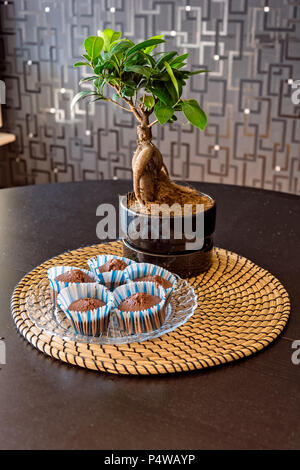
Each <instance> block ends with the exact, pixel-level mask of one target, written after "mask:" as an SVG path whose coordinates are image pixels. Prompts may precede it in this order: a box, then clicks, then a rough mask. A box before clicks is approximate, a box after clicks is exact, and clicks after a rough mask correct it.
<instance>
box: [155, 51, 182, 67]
mask: <svg viewBox="0 0 300 470" xmlns="http://www.w3.org/2000/svg"><path fill="white" fill-rule="evenodd" d="M175 55H177V52H175V51H172V52H164V53H163V54H162V55H161V56H160V58H159V59H158V60H157V62H156V64H155V68H157V69H161V68H163V66H164V62H168V61H169V60H171V59H172V58H173V57H174V56H175Z"/></svg>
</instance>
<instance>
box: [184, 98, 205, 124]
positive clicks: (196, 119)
mask: <svg viewBox="0 0 300 470" xmlns="http://www.w3.org/2000/svg"><path fill="white" fill-rule="evenodd" d="M181 103H182V111H183V113H184V115H185V117H186V118H187V120H188V121H189V122H190V123H191V124H193V126H196V127H199V129H201V130H202V131H203V130H204V129H205V127H206V124H207V117H206V114H205V112H204V111H203V109H201V108H200V106H199V104H198V103H197V101H196V100H186V101H185V100H182V102H181Z"/></svg>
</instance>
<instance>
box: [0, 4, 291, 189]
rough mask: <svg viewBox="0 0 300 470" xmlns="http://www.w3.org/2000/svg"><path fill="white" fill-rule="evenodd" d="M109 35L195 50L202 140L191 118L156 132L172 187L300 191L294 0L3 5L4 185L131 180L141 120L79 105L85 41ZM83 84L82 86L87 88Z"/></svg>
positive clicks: (109, 108)
mask: <svg viewBox="0 0 300 470" xmlns="http://www.w3.org/2000/svg"><path fill="white" fill-rule="evenodd" d="M106 27H112V28H114V29H116V30H120V31H123V34H124V36H126V37H128V38H130V39H132V40H134V41H138V40H143V39H145V38H148V37H150V36H152V35H155V34H159V33H163V34H164V36H165V39H166V40H167V44H163V45H160V46H159V48H158V50H173V49H174V48H177V49H178V51H179V52H180V53H181V54H183V53H186V52H188V53H189V54H190V58H189V68H190V69H192V70H193V69H199V68H205V67H206V68H207V69H209V70H210V73H209V74H202V75H199V76H194V77H193V78H192V79H191V80H190V82H189V85H188V86H187V87H186V90H185V91H184V97H190V98H195V99H197V100H198V101H199V103H200V104H201V106H202V107H203V108H204V109H205V111H206V113H207V116H208V123H209V124H208V126H207V128H206V130H205V132H201V131H200V130H199V129H196V128H193V127H192V126H191V125H188V124H186V123H185V122H184V120H181V121H177V122H176V123H174V124H172V125H165V126H163V127H161V126H154V128H153V133H154V136H155V139H156V145H158V146H159V148H160V150H161V152H162V153H163V155H164V158H165V162H166V164H167V166H168V168H169V171H170V174H171V176H172V177H173V178H174V179H177V180H180V179H184V180H187V181H188V180H194V181H209V182H222V183H228V184H238V185H246V186H253V187H261V188H265V189H273V190H279V191H285V192H292V193H295V194H300V105H299V103H298V104H297V102H296V103H295V102H294V103H293V102H292V99H291V95H292V93H293V91H294V89H293V88H292V84H293V81H295V80H300V2H299V1H296V0H270V1H267V0H266V1H265V0H186V1H183V0H126V1H125V0H111V1H110V0H84V1H83V0H63V1H62V0H8V1H4V0H0V78H1V79H2V80H3V81H4V82H5V84H6V94H7V96H6V105H5V106H2V112H3V120H4V130H5V131H8V132H13V133H15V134H16V136H17V139H16V142H14V143H12V144H9V145H8V146H6V147H1V148H0V187H1V186H2V187H3V186H10V185H23V184H38V183H50V182H63V181H79V180H91V179H102V178H115V179H117V178H131V157H132V154H133V152H134V149H135V145H136V131H135V122H134V119H133V116H132V115H131V114H129V113H126V112H125V111H124V112H123V111H122V110H120V109H119V108H116V109H115V107H114V106H113V105H110V104H107V103H104V102H101V101H98V102H97V103H93V104H90V105H88V104H86V103H83V102H82V103H81V104H80V105H78V107H77V109H76V110H75V112H71V111H70V102H71V100H72V98H73V96H74V94H75V93H77V91H78V90H79V88H78V82H79V80H80V78H82V77H84V76H85V74H86V72H85V70H84V68H78V69H73V67H72V64H73V63H74V62H75V61H76V60H77V59H78V58H79V56H80V54H81V53H82V51H83V50H82V43H83V40H84V38H85V37H86V36H87V35H94V34H97V30H99V29H100V30H103V29H104V28H106ZM87 87H88V85H85V86H82V87H81V89H85V88H87Z"/></svg>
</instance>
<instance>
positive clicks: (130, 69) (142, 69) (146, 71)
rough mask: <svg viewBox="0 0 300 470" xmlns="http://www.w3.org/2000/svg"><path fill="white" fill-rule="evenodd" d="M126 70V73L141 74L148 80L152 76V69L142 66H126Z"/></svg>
mask: <svg viewBox="0 0 300 470" xmlns="http://www.w3.org/2000/svg"><path fill="white" fill-rule="evenodd" d="M124 70H125V71H126V72H134V73H139V74H140V75H144V76H145V77H147V78H150V76H151V69H150V68H149V67H144V66H142V65H125V67H124Z"/></svg>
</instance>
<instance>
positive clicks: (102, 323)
mask: <svg viewBox="0 0 300 470" xmlns="http://www.w3.org/2000/svg"><path fill="white" fill-rule="evenodd" d="M82 298H96V299H99V300H102V301H103V302H105V304H106V305H104V306H103V307H99V308H95V309H93V310H89V311H82V312H80V311H75V310H70V309H69V306H70V305H71V303H72V302H74V301H75V300H79V299H82ZM113 304H114V301H113V297H112V294H111V292H110V291H109V290H108V289H107V288H106V287H105V286H102V285H101V284H93V283H91V284H72V285H69V286H68V287H66V288H65V289H62V290H61V292H60V293H59V294H58V296H57V305H58V306H59V307H60V308H61V309H62V310H63V311H64V312H65V314H66V316H67V318H68V320H69V321H70V323H71V325H72V327H73V328H74V330H75V332H76V333H77V334H81V335H86V336H96V337H98V336H100V335H101V334H104V333H106V332H107V328H108V322H109V316H110V311H111V309H112V307H113Z"/></svg>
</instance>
